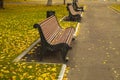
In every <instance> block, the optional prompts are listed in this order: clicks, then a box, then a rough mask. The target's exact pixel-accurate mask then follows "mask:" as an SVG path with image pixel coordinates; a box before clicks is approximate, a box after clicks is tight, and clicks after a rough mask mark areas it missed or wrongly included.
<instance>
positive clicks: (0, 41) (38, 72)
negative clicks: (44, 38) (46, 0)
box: [0, 4, 76, 80]
mask: <svg viewBox="0 0 120 80" xmlns="http://www.w3.org/2000/svg"><path fill="white" fill-rule="evenodd" d="M47 10H53V11H55V12H56V16H57V18H58V20H60V19H61V18H62V17H63V16H65V15H67V14H68V13H67V10H66V6H64V5H56V6H44V5H34V4H31V5H27V4H24V5H23V4H18V5H5V9H4V10H3V9H1V10H0V79H3V80H16V79H18V80H25V79H26V80H30V79H31V80H56V79H57V76H58V74H59V71H60V68H61V65H60V64H39V63H29V64H28V63H25V62H23V63H13V62H12V61H13V60H14V58H15V57H17V56H18V55H19V54H21V53H22V52H23V51H24V50H25V49H26V48H27V47H29V46H30V45H31V44H32V43H33V42H34V41H35V40H36V39H38V38H39V35H38V31H37V30H36V29H34V28H33V24H34V23H38V22H41V21H43V20H44V19H45V18H46V11H47ZM61 10H62V12H61ZM60 25H61V26H64V28H66V27H69V26H71V25H75V26H76V23H72V22H68V23H64V22H61V23H60Z"/></svg>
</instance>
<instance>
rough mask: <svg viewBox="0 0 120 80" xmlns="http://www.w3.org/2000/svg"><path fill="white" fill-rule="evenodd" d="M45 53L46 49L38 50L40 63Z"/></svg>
mask: <svg viewBox="0 0 120 80" xmlns="http://www.w3.org/2000/svg"><path fill="white" fill-rule="evenodd" d="M45 53H46V49H45V48H44V47H41V49H40V55H39V56H40V61H42V60H43V55H44V54H45Z"/></svg>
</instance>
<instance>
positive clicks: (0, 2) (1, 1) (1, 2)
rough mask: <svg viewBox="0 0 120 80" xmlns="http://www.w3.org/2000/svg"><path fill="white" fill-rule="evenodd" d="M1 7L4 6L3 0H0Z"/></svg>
mask: <svg viewBox="0 0 120 80" xmlns="http://www.w3.org/2000/svg"><path fill="white" fill-rule="evenodd" d="M0 8H3V0H0Z"/></svg>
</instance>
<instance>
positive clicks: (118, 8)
mask: <svg viewBox="0 0 120 80" xmlns="http://www.w3.org/2000/svg"><path fill="white" fill-rule="evenodd" d="M111 7H112V8H113V9H114V10H116V11H118V12H120V4H113V5H111Z"/></svg>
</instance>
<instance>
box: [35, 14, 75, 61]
mask: <svg viewBox="0 0 120 80" xmlns="http://www.w3.org/2000/svg"><path fill="white" fill-rule="evenodd" d="M52 19H56V20H55V21H57V18H56V16H54V15H53V16H51V17H49V18H47V19H46V20H44V21H43V22H42V23H40V24H34V28H38V31H39V34H40V39H41V50H40V53H39V55H40V60H42V59H43V56H44V54H46V52H47V51H50V52H55V51H60V53H61V56H62V59H63V61H64V62H66V61H67V59H66V55H67V52H68V50H69V49H71V46H70V44H69V43H71V42H72V40H73V34H74V28H73V27H70V28H71V29H70V28H69V29H70V30H71V31H72V32H71V33H68V34H69V35H67V36H66V35H65V37H64V38H65V39H66V37H69V38H67V39H69V42H67V41H64V42H60V41H58V42H56V43H55V44H52V43H51V42H48V39H46V38H45V34H44V32H43V29H42V24H47V23H46V22H47V21H51V20H52ZM57 23H58V21H57ZM58 26H59V27H60V25H59V23H58V25H56V27H58ZM51 27H52V24H51V25H49V24H48V27H46V30H47V29H49V28H51ZM60 30H63V29H62V28H60ZM64 30H67V29H64ZM68 32H70V31H68ZM66 34H67V33H66ZM59 35H60V34H59ZM56 36H57V35H56ZM56 36H54V37H56ZM50 38H51V37H50ZM50 38H49V39H50ZM62 38H63V37H62ZM53 40H54V41H55V38H53Z"/></svg>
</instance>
